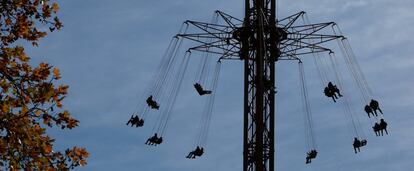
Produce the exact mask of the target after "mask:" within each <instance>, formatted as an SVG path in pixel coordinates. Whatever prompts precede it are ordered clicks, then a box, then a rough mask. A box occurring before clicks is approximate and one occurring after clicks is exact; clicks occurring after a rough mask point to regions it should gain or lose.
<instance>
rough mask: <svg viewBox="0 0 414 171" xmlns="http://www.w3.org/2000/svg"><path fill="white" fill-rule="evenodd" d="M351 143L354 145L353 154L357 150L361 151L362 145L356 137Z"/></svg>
mask: <svg viewBox="0 0 414 171" xmlns="http://www.w3.org/2000/svg"><path fill="white" fill-rule="evenodd" d="M353 145H354V150H355V154H356V153H358V152H361V150H360V147H361V146H362V145H361V141H359V140H358V138H356V137H355V139H354V144H353ZM357 150H358V152H357Z"/></svg>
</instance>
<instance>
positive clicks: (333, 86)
mask: <svg viewBox="0 0 414 171" xmlns="http://www.w3.org/2000/svg"><path fill="white" fill-rule="evenodd" d="M328 89H329V90H330V91H331V92H333V93H334V94H335V93H336V94H338V96H339V97H342V94H341V92H340V91H339V89H338V87H337V86H336V85H333V84H332V82H329V83H328Z"/></svg>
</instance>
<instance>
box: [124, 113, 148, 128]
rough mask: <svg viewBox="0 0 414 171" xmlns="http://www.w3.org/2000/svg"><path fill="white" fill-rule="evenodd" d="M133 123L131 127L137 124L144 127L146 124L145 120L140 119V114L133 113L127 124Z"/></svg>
mask: <svg viewBox="0 0 414 171" xmlns="http://www.w3.org/2000/svg"><path fill="white" fill-rule="evenodd" d="M129 124H131V127H133V126H134V125H135V127H142V126H144V120H143V119H140V118H139V117H138V115H135V116H134V115H132V116H131V118H130V119H129V121H128V122H127V124H126V125H129Z"/></svg>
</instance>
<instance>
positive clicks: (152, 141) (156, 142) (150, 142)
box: [145, 133, 162, 146]
mask: <svg viewBox="0 0 414 171" xmlns="http://www.w3.org/2000/svg"><path fill="white" fill-rule="evenodd" d="M161 143H162V137H160V138H158V135H157V133H155V135H154V136H152V137H150V138H148V140H147V142H145V144H147V145H155V146H156V145H159V144H161Z"/></svg>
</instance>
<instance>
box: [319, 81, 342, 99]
mask: <svg viewBox="0 0 414 171" xmlns="http://www.w3.org/2000/svg"><path fill="white" fill-rule="evenodd" d="M323 93H325V96H327V97H331V98H332V100H333V101H334V102H336V99H338V98H339V97H342V94H341V92H340V91H339V89H338V87H337V86H336V85H333V84H332V82H329V83H328V86H327V87H325V89H324V90H323ZM338 96H339V97H338Z"/></svg>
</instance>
